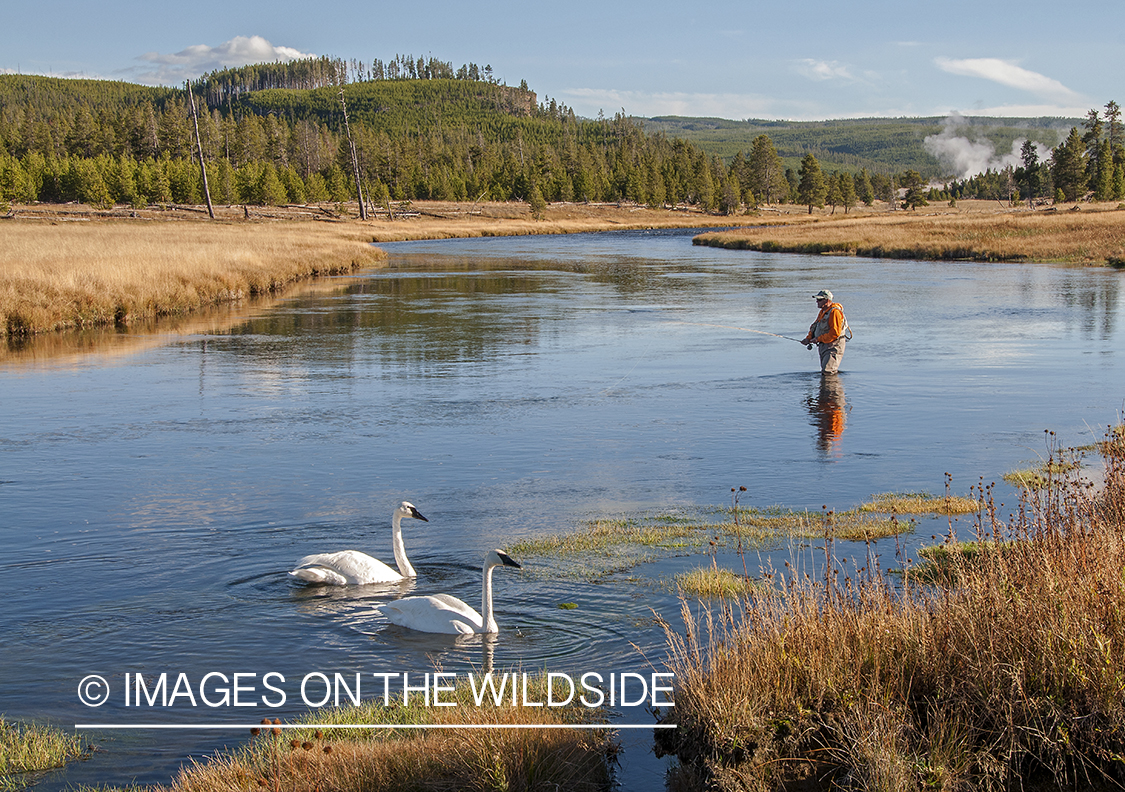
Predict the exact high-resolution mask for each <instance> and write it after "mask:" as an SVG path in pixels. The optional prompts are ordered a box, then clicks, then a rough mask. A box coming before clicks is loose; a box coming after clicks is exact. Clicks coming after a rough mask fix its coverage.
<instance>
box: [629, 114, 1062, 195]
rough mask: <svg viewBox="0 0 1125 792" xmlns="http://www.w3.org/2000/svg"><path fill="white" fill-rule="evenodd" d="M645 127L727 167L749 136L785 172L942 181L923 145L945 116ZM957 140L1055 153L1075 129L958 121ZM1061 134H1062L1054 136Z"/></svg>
mask: <svg viewBox="0 0 1125 792" xmlns="http://www.w3.org/2000/svg"><path fill="white" fill-rule="evenodd" d="M644 123H645V129H646V130H647V131H649V132H651V133H656V132H660V133H663V134H666V135H669V136H674V137H681V138H684V139H686V140H690V141H691V142H693V143H695V144H697V145H698V146H700V147H701V148H702V149H703V150H704V151H706V152H707V153H709V154H716V155H718V156H720V157H722V158H723V159H724V160H725V161H728V162H729V161H730V160H731V159H732V158H733V157H734V156H735V154H737V153H738V152H739V151H749V150H750V146H751V144H752V141H753V140H754V138H756V137H757V136H758V135H761V134H765V135H769V137H770V139H771V140H772V141H773V143H774V145H775V146H776V147H777V152H778V155H779V156H780V157H781V159H782V161H783V162H784V163H785V165H786V167H791V168H793V169H794V170H796V168H797V167H798V165H799V164H800V161H801V159H802V158H804V156H805V155H806V154H810V153H811V154H813V155H815V156H816V158H817V160H818V161H819V162H820V164H821V166H822V167H823V168H826V169H831V170H836V169H839V170H846V171H849V172H853V173H854V172H857V171H859V170H860V169H863V168H866V169H867V170H868V171H870V172H872V173H898V172H901V171H904V170H908V169H909V170H915V171H917V172H918V173H920V174H921V175H922V176H923V178H926V179H938V180H948V179H949V178H951V177H957V176H960V175H961V174H959V173H950V172H949V167H948V163H943V162H940V161H939V160H938V159H937V158H936V157H935V156H934V155H933V154H932V153H930V152H929V151H927V149H926V146H925V142H924V141H925V139H926V138H927V137H929V136H934V135H939V134H941V132H942V130H943V129H945V128H946V127H947V125H948V120H947V119H945V118H938V117H932V118H848V119H838V120H832V121H763V120H754V119H750V120H747V121H730V120H727V119H722V118H682V117H676V116H665V117H660V118H651V119H647V120H646V121H645V122H644ZM959 123H960V125H961V128H960V129H959V131H958V134H960V135H964V136H965V137H966V139H967V140H970V141H972V142H981V141H988V143H989V144H990V145H991V146H992V148H993V150H994V151H995V152H996V153H997V154H1006V153H1009V152H1010V151H1011V150H1012V143H1013V142H1014V141H1017V140H1020V139H1031V140H1034V141H1037V142H1039V143H1041V144H1042V145H1043V146H1044V147H1046V148H1054V147H1055V146H1056V145H1058V144H1059V143H1060V142H1062V137H1063V136H1065V134H1066V130H1068V129H1069V128H1070V127H1071V126H1074V125H1075V124H1077V123H1079V122H1078V121H1077V120H1075V119H1063V118H987V117H974V118H962V119H959ZM1060 132H1061V135H1060Z"/></svg>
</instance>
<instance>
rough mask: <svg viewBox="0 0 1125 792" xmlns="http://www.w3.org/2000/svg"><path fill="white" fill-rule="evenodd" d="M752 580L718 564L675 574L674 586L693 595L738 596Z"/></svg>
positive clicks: (751, 583) (748, 586) (744, 591)
mask: <svg viewBox="0 0 1125 792" xmlns="http://www.w3.org/2000/svg"><path fill="white" fill-rule="evenodd" d="M753 585H754V583H753V581H751V580H749V579H748V578H747V577H746V576H745V575H739V574H736V573H734V572H732V571H730V570H729V569H724V568H722V567H718V566H714V565H712V566H700V567H696V568H695V569H691V570H689V571H687V572H682V573H680V574H678V575H676V586H677V587H678V588H679V589H680V591H681V592H682V593H684V594H688V595H691V596H693V597H710V598H713V597H740V596H742V595H744V594H745V593H746V592H747V591H749V590H750V587H751V586H753Z"/></svg>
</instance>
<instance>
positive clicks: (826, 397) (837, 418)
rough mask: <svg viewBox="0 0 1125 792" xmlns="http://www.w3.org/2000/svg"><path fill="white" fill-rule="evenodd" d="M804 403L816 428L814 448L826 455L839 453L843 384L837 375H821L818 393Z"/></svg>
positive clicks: (842, 418)
mask: <svg viewBox="0 0 1125 792" xmlns="http://www.w3.org/2000/svg"><path fill="white" fill-rule="evenodd" d="M805 403H806V404H807V405H808V408H809V415H810V416H812V423H813V426H815V427H816V433H817V438H816V447H817V448H818V449H820V450H821V451H823V452H825V453H826V454H832V455H838V454H839V453H840V440H841V439H842V438H843V436H844V420H845V417H844V413H845V406H846V405H845V402H844V382H843V380H842V379H841V378H840V375H839V374H821V375H820V391H819V393H817V394H816V395H815V396H809V397H808V398H807V399H806V400H805Z"/></svg>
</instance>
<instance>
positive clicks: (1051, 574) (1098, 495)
mask: <svg viewBox="0 0 1125 792" xmlns="http://www.w3.org/2000/svg"><path fill="white" fill-rule="evenodd" d="M1111 439H1112V438H1111ZM1114 447H1116V446H1114ZM1104 464H1105V468H1106V475H1105V480H1106V483H1105V486H1104V488H1102V489H1100V490H1094V489H1092V488H1091V487H1089V486H1087V485H1084V484H1082V483H1081V481H1080V480H1079V479H1078V478H1077V477H1073V478H1065V479H1064V478H1056V479H1055V481H1054V483H1053V485H1052V487H1050V488H1048V489H1042V490H1026V491H1025V492H1024V493H1023V498H1022V501H1021V503H1020V505H1019V508H1018V511H1017V512H1016V514H1015V515H1013V516H1012V517H1011V518H1010V519H1009V521H1008V522H1007V523H1003V524H1001V523H998V521H997V518H996V517H995V511H994V509H992V508H991V503H989V504H987V505H985V506H983V507H982V508H981V509H980V511H979V512H978V518H977V538H976V542H975V543H974V544H975V548H976V551H975V552H971V553H961V552H951V553H949V554H948V557H946V558H945V559H944V561H943V563H945V564H946V565H947V567H946V568H947V570H950V574H947V575H942V576H941V577H940V584H931V583H926V582H923V581H919V580H917V579H916V578H915V577H914V576H912V575H911V573H910V569H909V567H908V569H907V571H906V573H905V575H904V576H903V578H902V579H901V580H900V581H898V582H895V583H892V582H891V581H890V579H889V578H887V577H886V576H884V575H883V574H882V573H881V572H880V571H879V570H878V569H877V568H875V567H874V565H873V564H869V566H868V569H867V570H866V571H865V572H863V573H862V574H860V573H853V574H852V575H850V576H846V575H844V574H843V573H842V570H841V567H840V565H839V564H837V563H836V562H835V560H834V559H833V558H832V554H831V545H830V543H829V542H828V541H826V542H825V546H824V555H825V562H826V563H825V565H824V569H823V571H822V573H821V572H816V573H813V574H809V575H801V576H797V575H789V576H786V577H784V578H783V579H781V580H778V581H777V585H775V586H773V587H765V586H763V587H756V588H754V589H751V590H750V592H749V593H748V594H747V595H746V596H745V597H744V598H743V599H742V600H741V601H740V602H739V603H737V604H732V603H731V602H730V601H729V600H728V601H723V603H722V604H721V605H720V606H718V607H712V608H709V609H708V608H703V609H700V606H698V605H697V606H695V607H696V608H697V609H696V610H694V611H693V610H691V609H690V608H689V607H687V606H686V605H685V608H684V614H683V615H684V621H685V625H686V627H685V631H684V632H683V633H679V632H676V631H674V630H673V629H672V628H671V627H668V628H666V629H667V634H668V641H669V647H670V657H671V659H670V661H669V662H670V665H671V667H672V670H673V671H675V673H676V684H677V689H676V694H675V701H676V706H675V709H674V714H673V715H672V716H670V717H674V718H675V719H676V720H675V722H676V723H678V724H679V728H678V729H677V730H675V731H674V732H672V731H668V732H661V733H660V736H661V739H662V743H661V745H660V746H659V748H660V750H662V751H666V752H669V753H675V754H677V755H678V756H679V759H680V763H681V765H680V776H681V777H680V779H679V782H680V784H681V785H682V786H683V787H684V788H693V787H694V788H704V787H706V788H711V789H761V790H765V789H777V788H784V787H785V786H787V785H788V784H790V783H794V782H799V783H803V784H806V785H808V788H825V789H827V788H846V789H860V790H896V791H897V790H928V789H943V790H957V789H965V790H969V789H972V790H977V789H982V790H1001V789H1005V790H1006V789H1021V788H1022V789H1028V788H1034V789H1055V788H1091V787H1093V788H1098V787H1104V788H1110V787H1112V788H1119V787H1120V785H1122V784H1123V783H1125V460H1123V459H1122V457H1120V456H1114V455H1113V454H1106V455H1104ZM981 497H982V499H984V498H990V495H988V494H986V493H982V495H981ZM999 548H1002V551H1000V552H995V551H994V550H997V549H999ZM802 788H806V787H802Z"/></svg>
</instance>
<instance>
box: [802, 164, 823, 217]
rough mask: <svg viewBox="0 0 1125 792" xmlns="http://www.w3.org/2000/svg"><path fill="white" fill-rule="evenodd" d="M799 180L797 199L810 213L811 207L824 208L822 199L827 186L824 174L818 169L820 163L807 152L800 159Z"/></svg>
mask: <svg viewBox="0 0 1125 792" xmlns="http://www.w3.org/2000/svg"><path fill="white" fill-rule="evenodd" d="M799 173H800V181H799V182H798V185H797V195H798V200H799V201H800V202H801V203H802V204H804V205H806V206H808V207H809V214H812V210H813V207H814V206H815V207H817V208H818V209H822V208H824V199H825V198H826V197H827V195H828V187H827V185H825V183H824V174H823V173H822V172H821V170H820V163H819V162H817V160H816V157H815V156H814V155H813V154H812V152H809V153H808V154H806V155H805V158H804V159H802V160H801V168H800V171H799Z"/></svg>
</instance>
